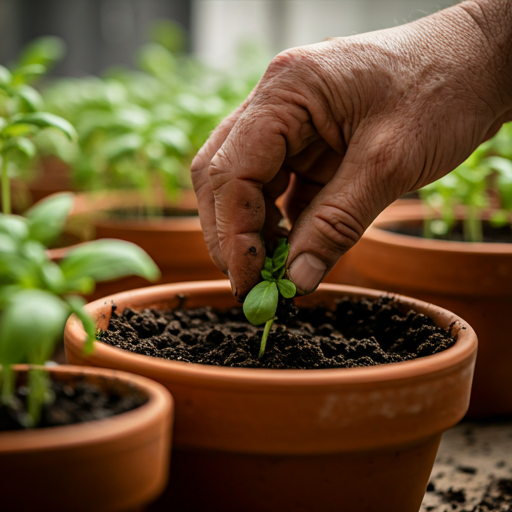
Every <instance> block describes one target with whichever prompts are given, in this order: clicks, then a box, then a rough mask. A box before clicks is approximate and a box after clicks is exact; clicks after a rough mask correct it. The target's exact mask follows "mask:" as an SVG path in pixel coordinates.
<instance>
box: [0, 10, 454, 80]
mask: <svg viewBox="0 0 512 512" xmlns="http://www.w3.org/2000/svg"><path fill="white" fill-rule="evenodd" d="M454 3H456V1H454V0H438V1H435V2H433V1H431V0H0V62H1V63H3V64H6V63H8V62H9V61H10V60H11V59H13V58H14V56H15V55H16V54H17V52H18V51H19V49H20V48H21V47H22V46H23V45H24V44H25V43H27V42H28V41H30V40H32V39H33V38H35V37H38V36H41V35H47V34H51V35H56V36H60V37H62V38H63V39H64V40H65V42H66V43H67V46H68V52H67V55H66V57H65V58H64V60H63V61H62V62H61V63H60V64H59V65H58V66H57V67H56V68H55V70H54V71H53V73H54V74H58V75H68V76H82V75H84V74H98V73H101V72H102V71H103V70H104V69H106V68H108V67H109V66H112V65H119V64H123V65H132V64H133V56H134V53H135V52H136V49H137V48H138V47H139V46H140V44H141V43H142V42H144V41H145V38H146V31H147V27H148V26H149V25H150V23H151V22H152V21H154V20H156V19H162V18H165V19H171V20H174V21H177V22H178V23H180V24H181V25H182V26H183V27H184V28H185V29H186V31H187V33H188V50H189V51H191V52H193V53H194V54H196V55H198V56H200V57H201V58H203V59H205V60H206V61H207V62H209V63H213V64H216V65H222V66H231V65H233V64H234V62H235V52H236V47H237V46H238V45H239V44H240V43H241V42H243V41H252V42H256V43H257V44H259V45H260V46H261V47H262V48H264V49H265V50H266V51H267V52H268V55H269V57H270V56H272V55H274V54H276V53H278V52H279V51H281V50H283V49H285V48H289V47H292V46H298V45H303V44H309V43H314V42H318V41H321V40H322V39H325V38H326V37H328V36H346V35H351V34H355V33H360V32H367V31H370V30H379V29H382V28H386V27H391V26H394V25H399V24H402V23H406V22H408V21H412V20H415V19H418V18H420V17H422V16H425V15H427V14H431V13H433V12H435V11H437V10H440V9H442V8H444V7H448V6H449V5H453V4H454Z"/></svg>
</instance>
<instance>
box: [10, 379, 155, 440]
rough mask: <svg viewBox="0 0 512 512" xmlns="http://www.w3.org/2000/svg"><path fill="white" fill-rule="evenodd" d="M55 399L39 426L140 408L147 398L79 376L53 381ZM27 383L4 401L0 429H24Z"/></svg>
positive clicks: (45, 411)
mask: <svg viewBox="0 0 512 512" xmlns="http://www.w3.org/2000/svg"><path fill="white" fill-rule="evenodd" d="M51 390H52V393H53V395H54V397H55V398H54V400H53V401H52V402H51V403H49V404H46V405H45V406H44V407H43V410H42V415H41V423H40V424H39V425H38V428H46V427H58V426H62V425H72V424H74V423H84V422H86V421H93V420H101V419H104V418H108V417H110V416H114V415H116V414H121V413H123V412H127V411H131V410H132V409H136V408H137V407H140V406H141V405H144V404H145V403H146V402H147V397H146V396H145V395H144V394H143V393H141V392H140V391H138V390H136V389H135V388H134V389H133V392H131V393H128V394H121V393H119V392H117V391H113V390H112V391H111V390H109V392H108V393H106V392H105V391H103V390H102V389H101V388H100V387H99V386H97V385H95V384H93V383H90V382H87V381H85V380H84V379H78V380H77V381H75V382H74V383H73V384H71V385H70V384H68V383H64V382H60V381H52V383H51ZM28 391H29V390H28V387H27V386H19V387H18V388H17V390H16V394H15V397H14V401H13V403H12V404H10V405H5V404H1V403H0V432H1V431H7V430H21V429H23V428H24V422H23V419H24V417H25V414H26V403H27V394H28Z"/></svg>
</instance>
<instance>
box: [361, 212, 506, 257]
mask: <svg viewBox="0 0 512 512" xmlns="http://www.w3.org/2000/svg"><path fill="white" fill-rule="evenodd" d="M424 216H425V207H424V206H423V205H422V204H409V205H402V206H401V207H400V211H396V210H394V211H389V212H387V213H386V215H385V216H383V217H382V218H381V219H379V218H377V219H376V220H375V221H374V222H373V224H372V225H371V226H370V228H369V229H368V230H367V231H366V232H365V234H364V237H365V238H367V239H370V240H372V241H375V242H380V243H386V244H389V245H398V246H401V247H412V248H414V249H418V250H423V251H435V252H450V253H460V254H481V253H486V254H497V255H507V256H511V255H512V243H505V242H492V243H489V242H457V241H451V240H436V239H426V238H420V237H415V236H410V235H404V234H401V233H395V232H393V231H388V230H386V229H385V228H386V227H387V226H389V225H392V224H399V223H404V222H411V221H412V222H414V221H421V220H423V218H424ZM459 217H460V215H459Z"/></svg>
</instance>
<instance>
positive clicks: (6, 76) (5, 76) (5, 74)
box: [0, 66, 12, 87]
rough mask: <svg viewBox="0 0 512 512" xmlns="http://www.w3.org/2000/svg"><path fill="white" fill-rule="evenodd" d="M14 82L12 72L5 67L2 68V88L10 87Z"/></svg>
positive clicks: (0, 79)
mask: <svg viewBox="0 0 512 512" xmlns="http://www.w3.org/2000/svg"><path fill="white" fill-rule="evenodd" d="M11 81H12V74H11V72H10V71H9V70H8V69H7V68H6V67H4V66H0V87H5V86H7V85H9V84H10V83H11Z"/></svg>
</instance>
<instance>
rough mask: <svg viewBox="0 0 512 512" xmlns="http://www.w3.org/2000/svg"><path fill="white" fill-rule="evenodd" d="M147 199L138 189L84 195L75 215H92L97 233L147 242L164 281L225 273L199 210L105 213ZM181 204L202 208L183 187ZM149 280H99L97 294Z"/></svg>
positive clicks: (142, 242) (135, 278)
mask: <svg viewBox="0 0 512 512" xmlns="http://www.w3.org/2000/svg"><path fill="white" fill-rule="evenodd" d="M142 204H144V203H143V201H142V199H141V196H140V194H139V193H138V192H122V193H120V192H111V193H105V194H96V195H92V194H85V195H79V196H78V197H77V199H76V206H75V210H74V216H77V215H80V216H86V217H88V219H89V220H90V222H91V223H92V225H93V226H94V229H95V238H117V239H120V240H127V241H129V242H133V243H135V244H137V245H138V246H140V247H142V248H143V249H144V250H145V251H146V252H147V253H148V254H149V255H150V256H151V257H152V258H153V259H154V260H155V262H156V264H157V265H158V267H159V268H160V271H161V272H162V277H161V279H160V281H159V283H170V282H176V281H194V280H203V279H222V278H226V276H225V275H224V274H223V273H222V272H221V271H220V270H219V269H218V268H217V267H216V266H215V264H214V263H213V261H212V260H211V258H210V254H209V253H208V250H207V248H206V243H205V241H204V238H203V232H202V230H201V225H200V223H199V217H198V216H197V215H190V216H183V217H166V218H156V219H130V218H128V219H113V218H109V217H107V216H106V215H105V212H106V211H108V210H109V209H114V208H122V207H137V206H141V205H142ZM178 208H179V209H180V208H181V209H185V210H187V211H194V210H197V201H196V198H195V195H194V193H193V192H188V193H187V192H184V193H183V194H182V196H181V198H180V200H179V202H178ZM150 284H152V283H149V282H148V281H146V280H144V279H142V278H138V277H131V278H126V279H121V280H117V281H112V282H108V283H100V284H99V285H98V286H97V288H96V290H95V292H94V294H93V295H92V298H98V297H104V296H105V295H109V294H111V293H117V292H119V291H124V290H129V289H131V288H138V287H143V286H149V285H150Z"/></svg>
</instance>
